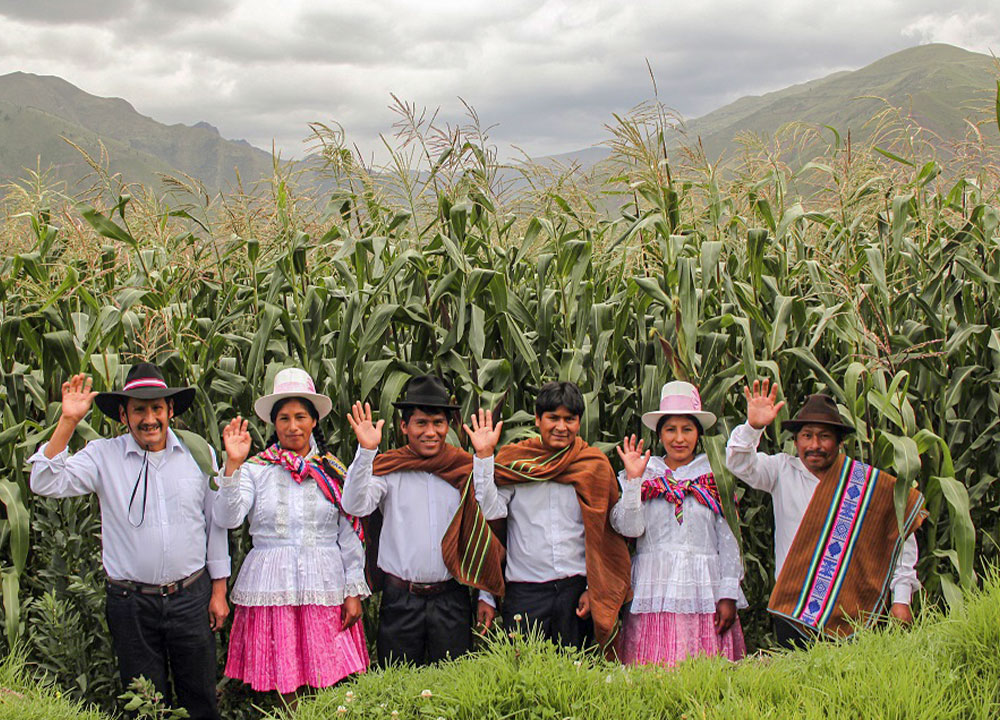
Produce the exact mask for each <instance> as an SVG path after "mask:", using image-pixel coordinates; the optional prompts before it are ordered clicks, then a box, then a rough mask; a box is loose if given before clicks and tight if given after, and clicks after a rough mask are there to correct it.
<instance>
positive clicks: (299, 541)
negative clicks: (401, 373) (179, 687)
mask: <svg viewBox="0 0 1000 720" xmlns="http://www.w3.org/2000/svg"><path fill="white" fill-rule="evenodd" d="M332 406H333V403H332V401H331V400H330V398H328V397H327V396H326V395H321V394H319V393H317V392H316V388H315V385H314V384H313V380H312V378H311V377H309V375H308V373H306V372H305V371H303V370H299V369H296V368H289V369H285V370H282V371H280V372H279V373H278V374H277V375H276V376H275V378H274V389H273V392H271V394H270V395H265V396H264V397H262V398H259V399H258V400H257V402H256V403H254V411H255V412H256V413H257V416H258V417H260V419H261V420H263V421H264V422H270V423H271V424H272V425H274V435H272V437H271V440H270V441H269V443H268V447H267V449H266V450H264V451H263V452H261V453H258V454H257V455H255V456H254V457H252V458H250V460H249V461H247V462H246V464H244V463H243V461H244V460H245V459H246V457H247V455H248V454H249V451H250V434H249V433H248V432H247V421H246V420H243V419H242V418H239V417H237V418H236V419H235V420H233V421H232V422H230V423H229V425H227V426H226V427H225V428H224V429H223V433H222V435H223V440H224V442H225V446H226V455H227V462H226V471H225V476H223V477H222V478H220V481H219V486H220V490H219V497H218V499H217V500H216V503H215V509H214V516H213V517H214V519H215V522H216V523H218V524H219V525H221V526H222V527H226V528H237V527H239V526H240V524H241V523H242V522H243V519H244V518H245V517H247V516H248V515H249V517H250V534H251V536H252V537H253V549H252V550H251V551H250V552H249V553H248V554H247V556H246V559H245V560H244V561H243V566H242V567H241V568H240V574H239V577H238V578H237V579H236V584H235V585H234V586H233V592H232V600H233V604H234V605H235V606H236V610H235V613H234V616H233V629H232V633H231V635H230V639H229V656H228V660H227V663H226V675H227V676H229V677H231V678H235V679H238V680H243V681H244V682H246V683H248V684H249V685H250V687H252V688H253V689H254V690H258V691H267V690H277V691H278V692H279V693H281V694H282V695H284V696H286V700H291V699H293V698H294V693H296V691H297V690H298V689H299V688H301V687H303V686H311V687H316V688H320V687H328V686H330V685H333V684H335V683H337V682H339V681H340V680H341V679H343V678H344V677H346V676H348V675H350V674H352V673H356V672H363V671H364V670H365V669H366V668H367V667H368V651H367V649H366V645H365V637H364V631H363V630H362V628H361V623H359V622H358V619H359V618H360V617H361V598H363V597H366V596H367V595H368V594H369V591H368V586H367V584H366V583H365V556H364V548H363V546H362V537H363V533H362V529H361V524H360V522H359V521H358V519H357V518H354V517H352V516H350V515H348V514H346V513H345V512H344V511H343V509H342V506H341V490H342V488H343V482H344V476H345V474H346V472H347V470H346V468H345V467H344V465H343V463H341V462H340V461H339V460H338V459H337V458H336V457H334V456H333V455H332V454H331V453H329V452H328V451H327V449H326V447H325V446H324V444H323V442H322V440H321V439H320V436H319V434H318V433H317V425H318V424H319V421H320V420H322V419H323V418H324V417H326V416H327V414H329V412H330V410H331V408H332ZM289 696H290V697H289Z"/></svg>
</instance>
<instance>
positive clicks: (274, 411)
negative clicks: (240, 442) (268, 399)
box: [267, 397, 328, 455]
mask: <svg viewBox="0 0 1000 720" xmlns="http://www.w3.org/2000/svg"><path fill="white" fill-rule="evenodd" d="M292 400H298V401H299V402H300V403H302V407H304V408H305V409H306V412H308V413H309V417H311V418H312V419H313V420H315V421H316V425H315V426H314V427H313V431H312V436H313V440H315V441H316V447H317V448H318V449H319V454H320V455H326V453H327V452H328V449H327V447H326V440H324V439H323V436H322V435H321V434H320V432H319V411H318V410H316V406H315V405H313V404H312V401H311V400H309V399H308V398H304V397H286V398H281V400H278V401H277V402H276V403H274V405H272V406H271V424H272V425H274V421H275V420H276V419H277V417H278V413H279V412H281V408H283V407H284V406H285V405H287V404H288V403H289V402H291V401H292ZM277 442H278V433H277V431H275V432H273V433H271V437H269V438H268V439H267V446H268V447H271V446H272V445H274V444H275V443H277Z"/></svg>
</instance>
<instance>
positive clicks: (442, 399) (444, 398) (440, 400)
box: [393, 375, 459, 410]
mask: <svg viewBox="0 0 1000 720" xmlns="http://www.w3.org/2000/svg"><path fill="white" fill-rule="evenodd" d="M393 405H394V406H395V407H397V408H408V407H425V408H436V409H440V410H458V408H459V406H458V405H455V404H454V403H452V401H451V393H450V392H449V391H448V387H447V386H446V385H445V384H444V381H443V380H442V379H441V378H438V377H434V376H433V375H417V376H415V377H412V378H410V380H409V382H407V383H406V394H405V395H404V397H403V399H402V400H397V401H396V402H394V403H393Z"/></svg>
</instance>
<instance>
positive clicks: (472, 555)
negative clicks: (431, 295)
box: [343, 376, 503, 665]
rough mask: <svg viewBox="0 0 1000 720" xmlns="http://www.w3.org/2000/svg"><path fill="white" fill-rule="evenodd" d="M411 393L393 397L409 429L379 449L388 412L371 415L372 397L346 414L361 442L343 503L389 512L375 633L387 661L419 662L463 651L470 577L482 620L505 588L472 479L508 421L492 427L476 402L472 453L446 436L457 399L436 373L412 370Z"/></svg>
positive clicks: (487, 463) (487, 471) (488, 471)
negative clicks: (392, 445) (399, 442)
mask: <svg viewBox="0 0 1000 720" xmlns="http://www.w3.org/2000/svg"><path fill="white" fill-rule="evenodd" d="M405 392H406V394H405V396H404V399H403V400H401V401H399V402H396V403H394V404H395V406H396V408H398V409H399V410H400V414H401V419H400V423H399V429H400V432H401V433H402V434H403V437H405V438H406V445H405V446H403V447H402V448H397V449H395V450H389V451H388V452H384V453H381V454H379V455H377V456H376V453H377V452H378V446H379V443H380V442H381V440H382V426H383V424H384V423H385V421H384V420H379V421H378V422H377V423H376V422H373V421H372V411H371V407H370V406H369V405H368V404H365V405H364V406H362V404H361V403H360V402H357V403H355V404H354V406H353V408H352V409H351V413H350V414H349V415H348V416H347V419H348V422H350V424H351V427H352V428H353V429H354V432H355V434H356V435H357V438H358V450H357V455H355V458H354V462H352V463H351V467H350V468H348V470H347V478H346V480H345V481H344V495H343V508H344V511H345V512H348V513H350V514H352V515H356V516H359V517H366V516H368V515H370V514H372V513H373V512H375V511H376V509H378V510H381V512H382V516H383V524H382V528H381V533H380V538H379V540H378V561H377V565H378V569H379V570H380V571H381V572H382V573H383V574H384V581H383V583H382V584H383V591H382V602H381V605H380V609H379V630H378V638H377V641H376V646H377V652H378V658H379V663H380V664H382V665H386V664H387V663H390V662H394V661H395V662H408V663H414V664H417V665H423V664H427V663H432V662H436V661H438V660H444V659H446V658H448V657H457V656H458V655H461V654H463V653H465V652H467V651H468V650H469V648H470V647H471V644H472V620H473V618H472V607H471V601H470V597H469V589H468V587H466V586H471V587H475V588H479V589H480V599H479V602H478V607H477V611H476V620H477V621H478V623H479V625H480V626H483V627H489V625H490V624H491V623H492V621H493V617H494V615H495V610H494V605H493V597H492V593H500V592H502V589H503V576H502V572H501V569H500V563H501V561H502V558H503V548H502V546H501V545H500V542H499V540H497V539H496V537H495V536H494V535H493V533H492V531H491V530H490V529H489V527H488V526H487V525H486V519H485V518H484V517H483V516H482V512H481V510H480V508H479V506H478V504H477V503H476V499H475V494H476V493H475V488H474V487H469V483H470V482H474V483H475V484H477V485H478V484H481V483H482V481H483V480H482V478H483V477H485V476H491V475H492V473H493V449H494V448H495V447H496V444H497V441H498V439H499V437H500V429H501V425H502V423H497V424H496V425H495V426H494V425H493V423H492V419H491V418H490V415H489V413H488V412H484V411H482V410H480V411H479V415H478V416H477V417H476V418H475V419H474V420H473V427H474V429H472V428H469V427H468V426H466V428H465V429H466V432H468V433H469V435H470V437H471V439H472V445H473V447H474V449H475V451H476V455H475V458H473V457H471V456H470V455H469V454H468V453H466V452H465V451H464V450H461V449H460V448H457V447H454V446H453V445H450V444H448V442H447V436H448V427H449V418H450V416H451V415H452V414H453V413H454V411H455V410H457V409H458V406H457V405H454V404H453V403H452V402H451V396H450V393H449V392H448V390H447V388H446V387H445V385H444V383H443V382H442V381H441V380H440V379H439V378H436V377H432V376H417V377H414V378H412V379H411V380H410V382H409V383H408V384H407V387H406V391H405ZM369 542H370V543H371V542H373V540H372V539H369Z"/></svg>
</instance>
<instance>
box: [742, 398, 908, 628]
mask: <svg viewBox="0 0 1000 720" xmlns="http://www.w3.org/2000/svg"><path fill="white" fill-rule="evenodd" d="M777 390H778V389H777V386H774V387H771V388H770V389H769V382H768V380H764V381H763V382H759V381H756V380H755V381H754V383H753V388H752V389H751V388H749V387H748V388H745V389H744V395H745V396H746V398H747V422H746V423H745V424H743V425H740V426H739V427H737V428H736V429H734V430H733V433H732V435H731V436H730V437H729V443H728V445H727V447H726V465H727V466H728V467H729V470H730V471H731V472H732V473H733V474H734V475H736V476H737V477H738V478H740V479H741V480H743V481H744V482H745V483H746V484H747V485H749V486H750V487H753V488H756V489H758V490H763V491H764V492H767V493H770V494H771V497H772V499H773V501H774V545H775V549H774V551H775V574H776V576H777V581H776V582H775V587H774V590H773V591H772V593H771V599H770V602H769V604H768V610H769V611H770V612H771V614H772V615H773V616H774V620H775V634H776V635H777V638H778V642H779V644H781V645H782V646H784V647H791V646H794V645H800V644H802V643H803V641H805V640H806V639H811V638H815V637H819V636H821V635H824V636H828V637H849V636H850V635H852V634H853V633H854V630H855V629H856V628H858V627H867V626H870V625H872V624H873V623H875V622H877V621H878V620H879V619H880V618H884V617H886V615H887V614H889V615H891V616H892V617H894V618H896V619H898V620H900V621H902V622H910V621H911V620H912V619H913V618H912V615H911V613H910V596H911V594H912V593H913V591H914V590H915V589H917V588H919V587H920V583H919V582H918V581H917V574H916V571H915V569H914V567H915V565H916V562H917V542H916V538H915V537H914V535H913V533H914V531H915V530H916V529H917V528H918V527H919V525H920V523H921V522H922V521H923V519H924V517H925V516H926V512H925V511H924V509H923V506H924V498H923V496H922V495H921V494H920V493H919V492H917V491H916V490H915V489H910V490H909V494H908V498H907V504H906V508H905V512H904V513H903V519H902V523H899V522H898V520H897V515H896V508H895V502H894V487H895V484H896V478H894V477H892V476H891V475H889V474H888V473H884V472H881V471H880V470H878V469H876V468H873V467H871V466H870V465H866V464H865V463H863V462H861V461H859V460H853V459H851V458H849V457H847V456H846V455H844V454H843V452H842V443H843V439H844V437H845V436H846V435H848V434H849V433H851V432H853V431H854V428H853V427H851V426H850V425H848V424H846V423H845V422H844V421H843V420H842V419H841V417H840V413H839V412H838V411H837V406H836V403H835V402H834V401H833V399H832V398H830V397H828V396H826V395H810V396H809V398H808V399H807V400H806V402H805V404H804V405H803V406H802V408H801V409H800V410H799V413H798V414H797V415H796V416H795V418H794V419H792V420H788V421H786V422H784V423H783V424H782V427H783V429H785V430H790V431H791V432H792V433H794V438H795V448H796V454H797V456H795V457H793V456H791V455H787V454H785V453H778V454H777V455H766V454H764V453H758V452H757V444H758V443H759V442H760V437H761V435H762V434H763V431H764V428H766V427H767V426H768V425H770V424H771V423H772V422H774V421H775V419H776V418H777V416H778V412H779V411H780V410H781V408H782V407H783V406H784V404H785V403H784V401H782V402H775V401H776V399H777ZM890 598H891V602H890Z"/></svg>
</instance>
